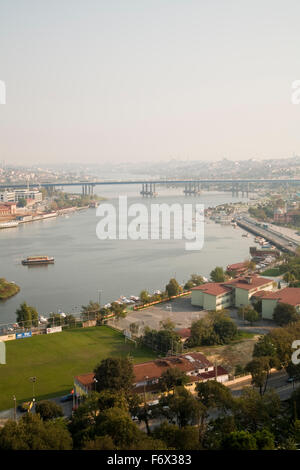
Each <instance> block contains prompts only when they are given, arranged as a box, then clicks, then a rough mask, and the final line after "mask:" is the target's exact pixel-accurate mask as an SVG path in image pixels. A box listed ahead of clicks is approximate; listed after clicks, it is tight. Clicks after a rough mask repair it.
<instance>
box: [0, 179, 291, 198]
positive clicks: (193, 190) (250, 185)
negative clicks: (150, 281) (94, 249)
mask: <svg viewBox="0 0 300 470" xmlns="http://www.w3.org/2000/svg"><path fill="white" fill-rule="evenodd" d="M116 185H124V186H125V185H139V186H141V188H142V189H141V191H140V194H141V195H142V196H150V197H153V196H156V195H157V193H156V190H155V188H156V185H173V186H174V185H175V186H184V191H183V192H184V194H185V195H187V196H188V195H189V196H190V195H197V194H199V193H200V192H201V189H202V188H203V186H204V185H205V186H207V187H209V186H211V185H224V187H226V188H227V189H228V187H229V188H231V191H232V195H233V196H238V195H239V192H241V193H242V196H244V195H246V196H247V197H248V195H249V192H251V191H252V190H253V189H254V187H257V186H258V185H278V186H282V185H283V186H284V187H285V188H288V186H290V185H293V186H296V185H299V186H300V179H292V178H289V179H288V178H285V179H283V178H281V179H267V178H248V179H223V178H219V179H167V178H166V179H154V180H153V179H149V180H146V179H136V180H103V181H73V182H71V181H67V182H65V181H55V182H42V183H38V182H35V183H30V182H29V183H28V182H26V183H24V184H20V183H18V184H10V183H7V184H0V191H3V190H5V189H8V188H9V189H21V188H31V189H32V188H36V187H38V188H47V189H48V190H49V189H51V188H52V189H55V188H56V187H70V186H79V187H82V194H90V195H92V194H93V192H94V187H95V186H116Z"/></svg>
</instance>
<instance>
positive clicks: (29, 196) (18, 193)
mask: <svg viewBox="0 0 300 470" xmlns="http://www.w3.org/2000/svg"><path fill="white" fill-rule="evenodd" d="M20 199H26V200H27V201H31V202H32V201H33V202H34V203H36V202H41V201H42V200H43V195H42V193H41V192H40V191H39V190H38V189H16V190H14V191H2V192H0V203H1V202H15V203H18V202H19V200H20Z"/></svg>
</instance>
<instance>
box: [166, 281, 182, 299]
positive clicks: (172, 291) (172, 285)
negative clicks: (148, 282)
mask: <svg viewBox="0 0 300 470" xmlns="http://www.w3.org/2000/svg"><path fill="white" fill-rule="evenodd" d="M166 291H167V294H168V296H169V297H173V296H174V295H178V294H179V292H180V291H181V288H180V285H179V284H178V282H177V281H176V279H174V278H172V279H170V281H169V283H168V284H167V285H166Z"/></svg>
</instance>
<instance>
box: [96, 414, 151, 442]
mask: <svg viewBox="0 0 300 470" xmlns="http://www.w3.org/2000/svg"><path fill="white" fill-rule="evenodd" d="M95 434H96V435H97V436H110V437H111V439H112V441H113V443H114V445H116V446H117V447H119V448H123V449H127V448H128V447H129V446H130V445H132V444H134V443H136V442H138V441H139V440H140V438H141V435H142V434H143V433H142V431H140V430H139V428H138V427H137V425H136V424H135V423H133V421H132V419H131V418H130V416H129V414H128V413H127V412H126V411H124V410H123V409H121V408H117V407H113V408H109V409H107V410H105V411H103V413H100V414H99V415H98V416H97V421H96V425H95Z"/></svg>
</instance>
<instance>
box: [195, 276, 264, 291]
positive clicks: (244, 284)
mask: <svg viewBox="0 0 300 470" xmlns="http://www.w3.org/2000/svg"><path fill="white" fill-rule="evenodd" d="M271 282H273V280H272V279H267V278H265V277H260V276H258V275H256V274H253V275H249V276H244V277H238V278H236V279H231V280H230V281H225V282H208V283H206V284H202V285H201V286H197V287H193V288H192V289H191V290H201V291H202V292H205V293H206V294H210V295H215V296H218V295H222V294H226V293H227V292H231V291H232V287H237V288H239V289H244V290H252V289H256V288H258V287H263V286H267V285H268V284H270V283H271Z"/></svg>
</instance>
